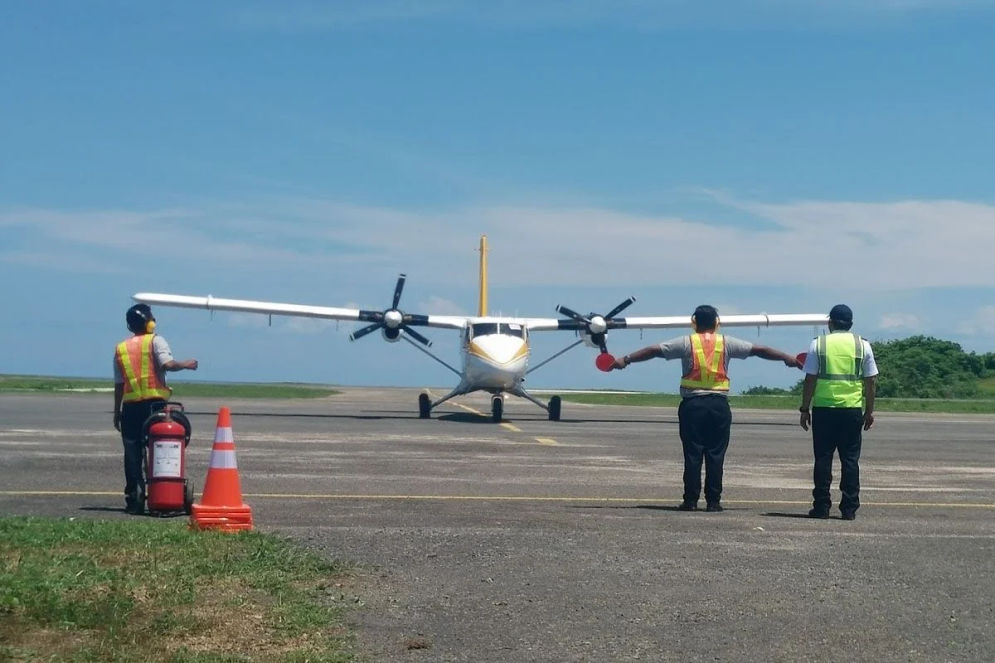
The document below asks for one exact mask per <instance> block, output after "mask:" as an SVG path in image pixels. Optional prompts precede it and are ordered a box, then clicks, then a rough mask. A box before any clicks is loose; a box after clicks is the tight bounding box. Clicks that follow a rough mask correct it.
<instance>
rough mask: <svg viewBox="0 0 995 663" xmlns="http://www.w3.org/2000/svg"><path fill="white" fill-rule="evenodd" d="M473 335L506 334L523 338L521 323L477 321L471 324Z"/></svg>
mask: <svg viewBox="0 0 995 663" xmlns="http://www.w3.org/2000/svg"><path fill="white" fill-rule="evenodd" d="M472 329H473V335H474V336H486V335H488V334H507V335H508V336H517V337H519V338H524V336H525V335H524V331H523V328H522V326H521V325H514V324H508V323H497V322H478V323H477V324H475V325H472Z"/></svg>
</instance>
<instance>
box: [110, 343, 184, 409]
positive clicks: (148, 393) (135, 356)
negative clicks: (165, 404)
mask: <svg viewBox="0 0 995 663" xmlns="http://www.w3.org/2000/svg"><path fill="white" fill-rule="evenodd" d="M153 336H154V334H142V335H140V336H132V337H131V338H129V339H128V340H126V341H121V342H120V343H118V344H117V350H116V351H115V353H114V358H115V359H116V360H117V363H118V366H120V367H121V375H123V376H124V397H123V400H124V402H125V403H135V402H137V401H147V400H151V399H153V398H162V399H168V398H169V397H170V395H172V393H173V390H172V389H170V388H169V387H167V386H166V383H165V382H160V380H159V374H158V373H157V372H156V370H155V367H156V366H155V357H154V356H153V354H152V353H153V350H152V338H153Z"/></svg>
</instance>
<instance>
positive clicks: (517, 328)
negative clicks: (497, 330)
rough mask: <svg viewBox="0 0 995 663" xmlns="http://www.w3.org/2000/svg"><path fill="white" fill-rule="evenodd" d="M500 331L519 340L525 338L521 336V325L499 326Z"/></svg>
mask: <svg viewBox="0 0 995 663" xmlns="http://www.w3.org/2000/svg"><path fill="white" fill-rule="evenodd" d="M501 331H502V332H504V333H505V334H507V335H508V336H517V337H519V338H525V336H524V335H523V333H522V332H523V329H522V326H521V325H501Z"/></svg>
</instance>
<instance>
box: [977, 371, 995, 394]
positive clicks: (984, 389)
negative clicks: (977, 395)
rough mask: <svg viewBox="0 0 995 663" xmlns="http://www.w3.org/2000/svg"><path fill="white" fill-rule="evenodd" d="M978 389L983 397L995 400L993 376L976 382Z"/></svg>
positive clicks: (994, 377)
mask: <svg viewBox="0 0 995 663" xmlns="http://www.w3.org/2000/svg"><path fill="white" fill-rule="evenodd" d="M978 389H980V390H981V393H982V395H983V396H985V397H987V398H995V376H992V377H990V378H983V379H981V380H978Z"/></svg>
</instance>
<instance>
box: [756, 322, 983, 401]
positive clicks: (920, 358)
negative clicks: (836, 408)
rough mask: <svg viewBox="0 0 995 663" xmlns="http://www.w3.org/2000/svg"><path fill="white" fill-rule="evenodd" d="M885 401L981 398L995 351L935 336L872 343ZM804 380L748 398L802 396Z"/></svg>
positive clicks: (758, 389) (764, 389) (760, 389)
mask: <svg viewBox="0 0 995 663" xmlns="http://www.w3.org/2000/svg"><path fill="white" fill-rule="evenodd" d="M871 347H872V348H873V349H874V359H875V360H876V361H877V364H878V370H879V371H880V376H879V377H878V388H877V393H878V395H879V396H881V397H884V398H890V397H901V398H978V397H980V396H982V395H983V394H982V390H981V388H980V385H979V384H978V381H979V380H980V379H983V378H986V377H991V376H995V352H986V353H984V354H976V353H974V352H964V350H963V348H961V347H960V345H959V344H957V343H954V342H952V341H944V340H942V339H938V338H933V337H931V336H912V337H910V338H903V339H897V340H893V341H878V342H871ZM803 382H804V378H803V379H801V380H799V381H798V382H797V384H795V386H793V387H792V388H791V389H778V388H776V387H751V388H749V389H747V390H746V391H744V392H743V393H744V394H747V395H771V394H783V395H789V394H801V391H802V384H803Z"/></svg>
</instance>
